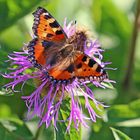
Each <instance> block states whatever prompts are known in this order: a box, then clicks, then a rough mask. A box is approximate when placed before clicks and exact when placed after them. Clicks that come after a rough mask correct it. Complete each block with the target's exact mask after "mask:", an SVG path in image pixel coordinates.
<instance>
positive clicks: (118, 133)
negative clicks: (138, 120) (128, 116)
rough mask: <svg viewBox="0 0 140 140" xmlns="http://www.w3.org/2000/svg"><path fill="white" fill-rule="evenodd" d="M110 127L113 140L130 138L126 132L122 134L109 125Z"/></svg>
mask: <svg viewBox="0 0 140 140" xmlns="http://www.w3.org/2000/svg"><path fill="white" fill-rule="evenodd" d="M110 129H111V130H112V133H113V136H114V138H115V140H132V139H131V138H130V137H128V136H127V135H126V134H124V133H123V132H121V131H120V130H117V129H115V128H112V127H110Z"/></svg>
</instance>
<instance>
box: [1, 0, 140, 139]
mask: <svg viewBox="0 0 140 140" xmlns="http://www.w3.org/2000/svg"><path fill="white" fill-rule="evenodd" d="M139 1H140V0H138V1H136V0H68V1H66V0H30V1H29V0H22V1H21V0H0V73H4V72H8V66H9V63H5V60H7V59H8V58H7V55H8V54H9V53H11V52H12V51H21V47H22V46H23V43H28V41H30V40H31V36H30V33H31V32H32V30H31V28H32V24H33V16H32V12H33V11H35V10H36V8H37V7H38V6H42V7H44V8H46V9H47V10H48V11H49V12H50V13H51V14H52V15H53V16H54V17H55V18H56V19H57V20H58V21H59V23H60V24H61V25H63V20H64V18H65V17H67V19H68V21H71V20H75V19H76V20H77V23H78V24H79V25H84V26H86V27H87V28H89V29H90V30H91V31H92V32H93V34H94V36H95V37H96V38H97V39H99V41H100V42H101V44H102V47H103V48H104V49H105V53H104V54H103V55H104V61H111V62H112V64H111V65H110V67H113V68H117V70H116V71H111V70H109V71H108V73H109V76H110V79H113V80H115V81H116V84H114V89H106V90H102V89H95V91H94V92H95V94H96V98H97V99H98V100H100V101H103V102H104V103H105V104H106V105H109V106H110V107H109V108H107V109H105V111H104V115H103V119H97V123H94V124H93V123H91V124H90V128H89V129H84V128H83V131H82V137H83V140H102V139H105V140H113V139H114V138H113V134H112V132H111V129H110V127H113V128H116V129H118V130H120V131H122V132H123V133H125V134H126V135H128V136H129V137H130V138H133V139H134V140H140V47H138V46H140V34H139V31H138V30H140V20H135V19H137V17H138V16H139V18H140V6H139V4H140V2H139ZM138 2H139V4H138ZM136 13H137V15H138V14H139V15H138V16H137V15H136ZM138 22H139V23H138ZM8 81H9V80H7V79H4V78H3V77H2V76H1V77H0V87H1V89H0V140H19V139H20V140H32V139H37V138H38V139H39V140H51V139H53V133H54V132H53V129H52V127H49V129H43V131H42V132H41V134H40V133H39V131H37V120H36V119H33V120H32V121H26V120H25V118H26V112H27V108H26V106H25V103H24V101H22V100H21V98H20V97H21V94H19V93H17V94H14V95H9V94H7V93H6V92H5V90H4V88H3V87H2V86H3V85H4V84H6V83H7V82H8ZM25 86H26V88H24V92H26V93H31V91H32V90H33V87H31V86H30V85H29V84H26V85H25ZM119 135H120V134H119ZM123 139H124V138H122V140H123Z"/></svg>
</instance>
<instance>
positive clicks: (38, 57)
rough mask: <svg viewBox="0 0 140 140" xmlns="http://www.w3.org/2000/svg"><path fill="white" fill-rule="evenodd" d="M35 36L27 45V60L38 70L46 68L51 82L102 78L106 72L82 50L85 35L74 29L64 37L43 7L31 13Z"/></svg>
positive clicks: (98, 79)
mask: <svg viewBox="0 0 140 140" xmlns="http://www.w3.org/2000/svg"><path fill="white" fill-rule="evenodd" d="M33 15H34V24H33V28H32V29H33V32H34V35H35V38H34V39H33V40H32V41H30V43H29V44H28V46H27V48H28V53H29V56H28V58H29V60H30V62H31V63H32V64H33V65H34V67H37V68H39V69H46V73H47V75H48V76H49V77H50V78H51V80H52V81H55V82H59V83H60V82H66V83H67V82H68V81H73V80H74V79H75V78H77V79H79V80H81V81H87V80H89V81H94V80H95V81H99V82H101V81H103V80H104V79H106V78H107V73H106V71H105V70H104V69H103V68H102V66H101V65H99V64H98V63H97V62H96V61H95V60H93V59H92V58H90V57H89V56H88V55H86V54H85V53H84V43H85V41H86V40H87V36H86V34H85V32H84V31H75V34H74V35H72V36H71V37H69V38H68V37H67V35H66V33H65V32H64V30H63V28H62V27H61V26H60V25H59V24H58V22H57V21H56V20H55V19H54V18H53V16H52V15H51V14H50V13H49V12H48V11H47V10H45V9H44V8H41V7H38V9H37V10H36V11H35V12H34V13H33Z"/></svg>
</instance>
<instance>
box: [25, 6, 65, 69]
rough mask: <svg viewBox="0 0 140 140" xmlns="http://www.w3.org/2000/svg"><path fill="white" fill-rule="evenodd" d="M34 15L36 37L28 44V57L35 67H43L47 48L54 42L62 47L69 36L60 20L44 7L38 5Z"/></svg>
mask: <svg viewBox="0 0 140 140" xmlns="http://www.w3.org/2000/svg"><path fill="white" fill-rule="evenodd" d="M33 15H34V24H33V32H34V34H35V36H36V38H35V39H33V40H32V41H30V42H29V44H28V46H27V48H28V53H29V57H28V58H29V60H30V61H31V63H32V64H33V65H34V66H35V67H38V68H41V67H42V66H44V65H46V62H47V60H46V59H47V57H48V56H46V52H47V49H48V48H50V47H51V46H52V45H53V44H54V43H57V46H58V47H60V46H61V45H62V42H64V41H65V40H66V38H67V36H66V34H65V32H64V31H63V29H62V27H61V26H60V25H59V24H58V22H57V21H56V20H55V19H54V18H53V17H52V15H51V14H50V13H49V12H48V11H47V10H45V9H44V8H41V7H38V9H37V10H36V11H35V12H34V13H33Z"/></svg>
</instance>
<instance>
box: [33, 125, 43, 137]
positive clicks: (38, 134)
mask: <svg viewBox="0 0 140 140" xmlns="http://www.w3.org/2000/svg"><path fill="white" fill-rule="evenodd" d="M44 128H45V125H42V126H40V127H39V128H38V129H37V131H36V134H35V137H34V138H33V140H39V136H40V135H41V133H42V131H43V130H44Z"/></svg>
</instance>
